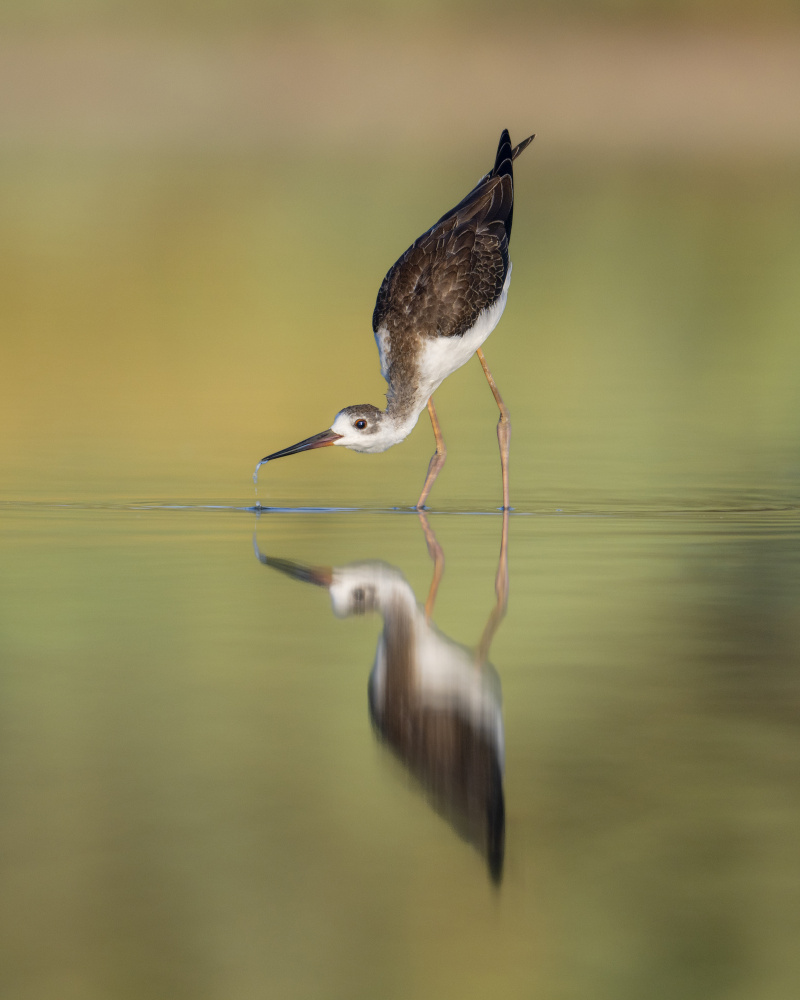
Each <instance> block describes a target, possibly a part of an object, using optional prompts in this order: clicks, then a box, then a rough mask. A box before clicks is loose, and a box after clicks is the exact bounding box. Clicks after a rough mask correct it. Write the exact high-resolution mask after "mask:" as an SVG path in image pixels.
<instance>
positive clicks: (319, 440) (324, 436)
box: [258, 430, 342, 465]
mask: <svg viewBox="0 0 800 1000" xmlns="http://www.w3.org/2000/svg"><path fill="white" fill-rule="evenodd" d="M341 436H342V435H341V434H334V432H333V431H332V430H327V431H322V432H321V433H320V434H315V435H314V436H313V437H310V438H306V439H305V441H298V442H297V444H293V445H291V446H290V447H289V448H284V449H283V450H282V451H276V452H273V454H271V455H267V457H266V458H262V459H261V461H260V462H259V463H258V464H259V465H263V464H264V462H271V461H272V460H273V458H283V457H284V455H296V454H297V453H298V452H300V451H311V449H312V448H327V447H328V445H331V444H335V443H336V442H337V441H338V440H339V438H340V437H341Z"/></svg>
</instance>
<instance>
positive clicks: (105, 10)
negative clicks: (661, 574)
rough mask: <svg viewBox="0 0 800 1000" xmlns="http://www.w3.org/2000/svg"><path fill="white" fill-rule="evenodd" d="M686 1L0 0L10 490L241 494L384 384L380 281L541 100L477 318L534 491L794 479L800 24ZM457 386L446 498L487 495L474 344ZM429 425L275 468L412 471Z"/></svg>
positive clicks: (488, 471)
mask: <svg viewBox="0 0 800 1000" xmlns="http://www.w3.org/2000/svg"><path fill="white" fill-rule="evenodd" d="M689 9H690V8H689V6H688V5H686V8H685V10H684V15H682V16H678V15H677V13H676V14H675V16H673V17H670V18H666V19H665V12H664V8H662V7H661V6H659V5H656V4H653V5H647V4H639V5H632V4H631V5H616V4H609V5H603V4H586V5H580V4H577V5H573V6H571V7H569V8H568V9H567V10H565V11H563V12H562V13H564V14H569V16H568V17H563V18H561V19H560V20H559V19H555V14H554V8H553V7H552V6H549V7H547V6H546V7H542V8H541V9H539V8H536V7H533V6H526V7H523V6H521V5H518V6H515V5H510V6H504V7H501V8H498V10H497V11H496V12H494V14H493V17H492V18H487V16H486V14H485V12H484V13H482V12H481V11H480V10H479V9H478V8H476V7H472V6H470V5H466V6H464V7H460V6H459V5H454V4H440V5H432V6H430V7H424V8H423V7H411V8H406V7H400V6H397V5H376V6H374V7H370V9H369V11H367V10H366V8H365V9H364V10H363V11H362V10H361V8H359V7H357V6H352V7H350V6H348V7H342V8H338V7H337V8H327V7H326V8H324V9H322V8H319V9H317V8H314V7H312V6H310V5H303V6H302V7H299V8H297V10H296V11H294V13H293V14H291V13H290V12H289V9H288V8H284V7H280V8H278V7H277V6H272V5H266V6H263V7H257V6H256V5H246V4H240V5H235V6H234V7H233V8H232V9H231V11H230V16H229V17H228V16H227V15H224V14H223V12H222V11H221V10H218V9H217V8H216V7H215V6H214V5H210V4H209V5H199V6H198V7H196V8H191V9H190V8H185V9H184V8H181V7H174V8H167V9H165V10H164V11H162V12H161V15H159V14H158V12H156V10H155V9H154V8H152V9H151V8H148V7H144V8H141V9H140V8H136V9H135V10H134V8H133V7H132V6H130V5H125V4H118V5H108V6H99V5H91V4H86V5H83V6H81V7H77V8H74V9H72V13H71V14H70V17H69V18H67V19H66V21H65V18H66V13H65V9H64V8H62V7H60V6H56V5H53V6H52V7H48V6H46V5H42V4H40V5H38V6H34V7H31V8H27V7H26V8H23V7H14V6H12V7H9V8H8V9H7V10H6V12H5V14H4V21H5V24H6V28H5V33H4V35H3V38H2V41H0V45H2V47H3V50H4V54H5V58H4V60H3V61H2V66H3V67H4V68H3V69H0V74H2V75H3V77H4V79H2V80H0V83H3V84H4V86H3V90H4V92H5V94H6V97H5V98H3V99H2V101H0V141H2V143H3V146H4V155H3V159H2V165H0V172H1V176H0V185H1V189H2V205H1V207H0V213H1V220H2V225H1V226H0V255H2V269H1V270H0V284H1V285H2V298H3V303H4V305H3V333H2V337H3V364H2V366H1V367H0V422H2V426H3V429H4V432H3V434H2V437H1V438H0V461H2V464H3V467H4V469H5V470H6V471H5V474H4V477H3V478H4V482H3V486H2V489H3V495H4V496H5V497H6V498H8V499H48V498H61V499H68V498H72V499H78V498H83V499H85V498H87V497H92V496H94V497H96V498H99V497H105V498H112V497H115V498H129V499H132V498H137V497H139V498H167V497H173V498H184V499H188V498H212V497H213V498H221V499H225V500H247V499H249V498H250V497H252V492H251V489H250V482H249V476H250V472H251V470H252V468H253V465H254V464H255V461H256V460H257V459H258V458H260V457H261V456H262V455H263V454H265V453H267V452H269V451H272V450H275V449H276V448H279V447H283V446H284V445H286V444H289V443H291V442H293V441H295V440H298V439H299V438H302V437H305V436H307V435H308V434H310V433H313V432H315V431H317V430H321V429H322V428H324V427H326V426H328V425H329V424H330V422H331V420H332V417H333V415H334V414H335V412H336V411H337V410H338V409H339V408H340V407H342V406H344V405H347V404H350V403H354V402H361V401H368V400H369V401H373V402H376V403H380V402H381V401H382V396H383V391H384V385H383V383H382V381H381V379H380V376H379V373H378V366H377V354H376V351H375V347H374V344H373V342H372V336H371V324H370V318H371V311H372V307H373V303H374V296H375V293H376V290H377V287H378V285H379V283H380V281H381V279H382V276H383V274H384V273H385V271H386V269H387V268H388V267H389V265H390V264H391V263H392V262H393V261H394V259H395V258H396V257H397V256H398V254H399V253H400V252H401V251H402V250H403V249H404V247H405V246H407V245H408V243H409V242H411V240H412V239H413V238H414V237H415V236H417V235H418V234H419V232H421V231H422V230H423V229H424V228H426V227H427V226H428V225H429V224H430V223H431V222H432V221H433V220H434V219H435V218H436V217H437V216H438V215H439V214H440V213H441V212H442V211H443V210H444V209H445V208H446V207H447V206H448V205H450V204H452V203H454V202H455V201H456V200H457V199H458V198H460V197H461V195H462V194H463V192H464V191H465V190H466V189H467V188H468V187H469V186H470V185H471V184H472V183H473V182H474V179H475V177H476V176H478V175H479V174H480V173H481V172H482V171H483V170H484V169H485V168H486V166H487V164H488V163H489V162H490V161H491V157H492V154H493V149H494V145H495V142H496V138H497V135H498V133H499V130H500V128H501V127H504V126H507V127H509V128H510V129H511V131H512V136H516V137H518V138H519V137H522V136H523V135H524V134H527V133H528V132H530V131H536V132H537V133H538V138H537V140H536V142H535V143H534V145H533V147H532V148H531V149H530V150H529V151H528V152H527V153H526V155H525V157H524V158H523V159H522V160H520V162H519V164H518V170H517V208H516V212H515V231H514V235H513V241H512V257H513V260H514V264H515V271H514V278H513V282H512V288H511V295H510V299H509V306H508V309H507V312H506V315H505V316H504V318H503V323H502V326H501V327H500V328H499V330H498V332H497V334H496V335H495V336H494V337H493V338H492V341H491V343H490V344H488V345H487V356H488V358H489V360H490V363H491V365H492V366H493V368H494V370H495V374H496V377H497V380H498V383H499V385H500V387H501V390H502V391H503V393H504V395H505V397H506V399H507V401H508V403H509V406H510V408H511V412H512V417H513V424H514V443H513V456H514V458H513V462H514V465H513V470H514V471H513V475H514V482H515V495H514V500H515V502H516V504H517V506H518V507H520V508H525V509H536V508H538V507H539V506H540V505H542V504H543V505H544V506H545V507H550V506H552V505H555V506H562V507H563V506H564V505H565V504H567V505H569V504H570V503H578V504H581V503H589V504H592V503H603V502H611V503H618V502H623V501H626V500H628V501H631V502H634V503H644V502H648V501H649V500H651V499H652V500H653V501H654V502H656V503H661V502H664V503H667V504H669V503H673V504H674V503H677V504H678V505H680V503H681V502H683V503H688V504H698V503H699V504H700V505H704V504H706V503H707V502H708V500H709V490H716V489H721V490H733V491H745V492H746V493H748V494H752V493H755V492H757V491H759V490H761V491H765V492H766V493H767V494H768V495H769V496H771V497H773V499H774V498H775V496H776V494H779V493H781V491H782V490H784V489H785V488H786V487H787V485H789V486H794V485H796V475H795V469H796V465H797V458H798V440H800V427H799V426H798V423H800V421H799V420H798V416H797V414H798V408H797V406H796V399H797V393H798V374H797V373H798V370H800V365H799V364H798V362H799V361H800V358H798V353H799V352H800V347H799V346H798V338H797V336H796V331H797V322H796V320H797V315H798V306H799V305H800V302H799V301H798V300H799V299H800V290H799V286H798V282H797V281H796V276H797V273H798V270H799V269H800V237H798V227H797V225H796V220H797V217H798V210H800V205H799V204H798V201H799V199H800V194H798V192H799V191H800V187H799V186H798V171H799V169H800V168H799V167H798V164H800V140H799V139H798V135H800V128H797V126H798V125H800V120H799V119H800V114H798V111H797V101H796V99H795V98H796V96H797V92H798V88H800V72H799V71H798V69H797V65H800V60H798V59H795V57H796V56H797V55H798V53H800V40H798V39H800V35H798V31H797V28H796V21H795V20H794V17H793V8H791V7H789V6H787V5H781V4H777V3H775V4H771V5H767V6H765V7H763V9H760V11H759V13H758V14H755V13H753V12H750V16H749V17H747V16H745V12H744V9H743V8H742V9H741V10H739V12H738V15H737V16H735V17H734V16H733V15H732V14H731V16H725V13H724V11H723V9H722V8H721V7H720V6H719V5H715V4H711V3H709V4H697V5H695V6H694V7H693V8H692V10H693V11H694V15H693V16H689V14H688V11H689ZM162 15H163V16H162ZM701 15H702V16H701ZM698 19H699V20H698ZM439 396H440V407H439V409H440V416H441V420H442V423H443V427H444V429H445V431H446V434H447V440H448V444H449V446H450V458H449V463H448V468H447V472H446V473H445V474H444V478H443V479H442V480H441V483H440V484H439V485H438V486H437V490H436V494H435V495H434V496H433V498H432V499H433V501H434V502H435V503H439V504H440V505H445V506H446V505H448V504H450V505H453V504H455V505H459V504H462V505H463V504H466V505H468V506H476V505H477V506H479V507H480V506H486V505H492V504H493V503H494V501H495V500H496V499H497V496H498V493H497V486H496V478H497V471H496V465H497V459H496V454H495V444H494V431H493V424H494V420H495V417H494V412H495V411H494V408H493V403H492V400H491V397H490V396H489V393H488V391H487V390H486V388H485V386H483V385H482V380H481V377H480V373H479V370H478V368H477V365H474V366H469V367H468V368H467V369H466V370H463V371H462V372H460V373H459V374H458V375H457V376H456V377H454V378H453V379H451V380H450V381H449V382H448V383H447V384H446V385H445V386H443V387H442V389H441V390H440V393H439ZM430 449H431V440H430V431H429V429H428V428H427V427H426V426H425V421H422V422H421V424H420V428H419V429H418V430H417V431H416V433H415V434H414V435H413V436H412V438H411V440H410V441H409V442H407V443H406V444H404V445H403V447H402V448H398V449H394V450H393V451H391V452H389V453H388V454H386V455H384V456H381V457H369V458H366V459H365V458H363V457H361V456H356V455H352V454H349V453H348V454H343V453H342V451H340V450H338V449H336V450H335V451H331V452H323V453H316V454H314V455H304V456H302V457H300V458H297V459H292V460H287V461H286V462H284V463H279V464H277V465H276V466H274V467H271V468H270V469H269V470H268V474H267V473H266V472H265V482H264V486H263V494H262V497H261V500H262V502H266V503H269V502H275V503H284V504H290V503H336V502H345V503H362V504H363V503H366V504H378V505H382V506H385V505H391V504H392V503H406V502H411V501H412V500H413V499H414V496H415V493H416V491H417V489H418V481H419V479H420V477H421V475H422V472H423V471H424V467H425V464H426V461H427V457H428V454H429V452H430Z"/></svg>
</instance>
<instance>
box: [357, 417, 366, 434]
mask: <svg viewBox="0 0 800 1000" xmlns="http://www.w3.org/2000/svg"><path fill="white" fill-rule="evenodd" d="M355 426H356V427H357V428H358V430H360V431H363V430H364V428H365V427H366V426H367V422H366V420H364V418H363V417H362V418H361V420H356V423H355Z"/></svg>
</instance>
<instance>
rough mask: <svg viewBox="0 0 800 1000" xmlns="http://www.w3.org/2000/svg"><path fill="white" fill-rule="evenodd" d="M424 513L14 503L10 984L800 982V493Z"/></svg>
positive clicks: (10, 527) (225, 989) (623, 992)
mask: <svg viewBox="0 0 800 1000" xmlns="http://www.w3.org/2000/svg"><path fill="white" fill-rule="evenodd" d="M731 506H732V505H731ZM425 527H426V526H425V525H424V524H423V523H422V522H421V521H420V519H419V518H418V517H417V515H415V514H413V513H411V512H406V511H394V512H392V511H380V510H373V511H350V512H338V513H337V512H302V511H296V512H283V513H281V512H270V511H266V512H263V513H261V515H260V516H258V517H256V515H255V514H253V513H252V512H251V511H247V510H245V509H236V508H234V507H231V506H228V507H220V508H219V509H214V510H212V509H206V508H203V507H201V506H199V505H197V506H191V507H183V508H177V507H174V508H172V509H166V508H164V507H163V506H157V505H144V504H142V505H128V506H125V505H117V506H113V505H96V506H95V507H94V508H88V507H87V506H75V507H57V506H54V505H48V504H39V505H30V504H28V505H23V504H16V505H13V504H8V505H6V506H5V507H4V508H3V510H2V514H1V515H0V532H2V535H1V540H2V549H3V554H4V555H3V569H2V576H0V588H1V589H0V607H2V648H3V658H2V668H1V669H2V675H1V676H2V690H3V754H2V763H1V764H0V767H1V768H2V771H1V772H0V773H1V774H2V778H1V779H0V780H2V798H3V802H4V808H3V811H2V818H1V819H0V842H1V843H2V852H1V856H2V862H0V864H1V865H2V880H3V885H4V890H3V893H2V902H0V912H2V924H3V937H4V940H5V942H6V960H5V962H4V972H3V984H4V985H3V993H4V996H8V997H36V998H37V1000H38V998H50V997H53V998H56V997H58V998H64V997H81V998H83V997H92V998H94V997H98V998H101V997H111V996H113V997H124V996H130V997H136V996H142V995H144V994H145V993H146V994H148V995H155V996H164V997H187V998H189V997H192V998H194V997H226V998H230V997H242V998H245V997H254V996H275V997H340V996H348V997H364V998H372V997H376V996H381V997H398V998H400V997H412V996H413V997H431V998H436V997H442V996H456V995H457V996H464V997H472V996H474V997H479V996H486V995H487V992H491V993H492V994H493V995H502V996H513V997H529V996H537V997H538V996H541V997H557V996H558V997H561V996H575V997H609V998H611V997H615V998H618V997H620V996H622V997H631V998H634V997H637V998H638V997H641V996H642V995H644V994H646V995H655V996H659V997H664V998H673V997H676V996H681V997H698V998H701V997H702V998H707V997H709V996H724V997H739V996H741V997H748V998H775V1000H783V998H786V997H788V996H791V995H793V987H792V984H796V982H797V977H798V974H800V959H799V958H798V952H797V948H796V942H797V937H798V932H799V931H800V926H799V924H798V914H799V913H800V859H799V857H798V852H797V841H798V834H800V785H799V784H798V780H797V777H798V769H799V768H800V713H799V709H800V701H799V699H798V695H800V691H799V690H798V687H799V682H798V670H797V664H798V658H799V657H800V614H798V611H800V514H799V513H798V510H797V509H796V508H795V509H792V508H791V507H785V508H784V509H777V508H776V509H771V510H768V509H763V508H762V509H755V508H754V507H753V506H752V505H750V506H749V508H748V507H746V506H745V505H741V509H739V510H736V511H734V510H729V511H727V512H725V511H719V510H717V511H711V510H709V511H707V512H702V513H700V512H687V511H684V512H680V511H665V510H664V511H658V510H652V509H651V510H649V511H645V510H639V511H633V510H628V511H625V510H621V511H616V512H606V513H598V512H592V511H588V510H587V511H583V512H580V513H573V514H569V513H550V514H524V513H518V514H512V515H511V517H510V518H509V524H508V564H509V579H508V592H507V596H508V610H507V615H506V616H505V618H504V619H503V618H502V617H501V614H500V613H498V612H499V611H501V610H502V609H501V608H499V606H498V602H497V598H496V594H495V584H496V579H497V577H496V574H497V569H498V560H499V557H500V547H501V537H502V530H503V518H502V517H501V516H500V515H499V514H484V515H480V514H461V515H457V514H447V513H435V512H434V513H431V514H430V516H429V518H428V527H429V529H430V531H429V534H428V536H427V538H426V534H425ZM254 543H255V547H254ZM429 543H430V551H429ZM437 544H438V546H439V548H440V549H441V555H442V556H443V558H444V561H445V566H444V573H443V576H442V579H441V584H440V586H439V590H438V595H437V596H436V600H435V604H434V605H433V606H432V609H431V610H432V615H431V620H430V621H426V616H425V612H424V609H423V605H424V604H425V601H426V600H427V599H428V596H429V587H430V584H431V580H432V577H433V571H434V560H433V559H432V555H431V554H432V553H433V554H436V545H437ZM259 557H260V558H259ZM501 577H502V574H501ZM501 582H502V580H501ZM493 614H494V623H493V624H494V625H496V626H497V627H496V631H494V632H493V625H489V629H488V633H487V631H486V630H487V624H488V623H489V622H490V619H492V616H493ZM492 632H493V639H492V642H491V648H490V650H489V653H488V658H484V657H482V656H480V655H478V656H476V655H475V654H474V652H473V651H474V649H475V647H476V646H477V645H478V644H479V643H480V642H481V638H482V636H483V637H484V638H485V639H486V640H487V641H488V640H489V639H490V638H492ZM376 650H378V651H382V652H379V656H378V659H379V660H380V659H381V658H382V659H383V661H384V664H385V669H386V671H387V673H386V675H385V676H384V680H383V682H382V686H383V688H382V692H380V693H379V694H377V695H376V693H375V690H374V682H373V691H372V694H371V695H368V684H369V678H370V674H371V671H372V669H373V664H374V662H375V660H376ZM415 650H416V652H415ZM404 658H405V663H406V665H408V664H409V663H413V664H415V666H414V669H417V670H418V671H419V672H420V673H421V675H423V676H424V677H426V678H428V680H427V682H426V685H427V686H426V685H423V686H426V691H425V692H424V693H420V691H416V692H412V693H411V695H409V694H408V691H406V693H405V694H404V693H403V684H402V682H399V681H398V680H397V676H398V675H397V671H398V670H400V672H402V669H403V662H404ZM488 661H490V662H491V664H492V665H493V666H491V665H489V662H488ZM398 664H399V666H398ZM392 671H394V675H393V674H392ZM392 676H394V680H392ZM387 678H388V679H387ZM393 691H394V693H392V692H393ZM392 699H394V702H392ZM404 699H405V700H404ZM401 703H402V704H401ZM393 704H394V708H393V707H392V705H393ZM402 705H405V708H406V712H405V715H403V712H400V714H399V715H398V706H400V707H401V708H402ZM409 706H410V707H409ZM426 713H427V716H428V718H427V720H426V721H425V723H424V724H423V722H421V721H420V719H421V717H422V715H424V714H426ZM393 714H394V721H392V715H393ZM371 716H372V719H371ZM432 717H435V718H433V722H431V718H432ZM398 718H399V719H400V723H398V721H397V720H398ZM454 719H455V720H456V722H457V723H459V725H458V726H456V728H457V729H459V726H460V729H459V732H458V733H457V734H456V736H453V727H452V725H449V724H450V723H452V722H453V720H454ZM442 720H444V723H443V722H442ZM429 723H430V724H429ZM398 725H399V730H398ZM393 726H394V729H392V727H393ZM404 732H405V742H403V741H404V737H403V733H404ZM398 733H399V735H398ZM454 740H455V742H453V741H454ZM453 748H455V749H453ZM503 758H504V769H503V770H502V778H500V774H501V770H500V765H501V764H502V761H503ZM487 760H488V761H489V764H487V763H486V761H487ZM492 761H494V762H495V763H496V764H497V767H495V770H494V771H492V766H493V765H492ZM487 768H488V771H487ZM489 772H491V773H490V778H491V777H492V774H493V775H494V785H493V787H488V786H491V785H492V782H491V780H489V779H487V778H486V774H487V773H489ZM487 781H488V786H487ZM487 787H488V790H487ZM499 814H501V815H500V816H499ZM492 816H493V817H494V819H493V820H492ZM498 816H499V819H502V820H504V822H503V823H502V824H501V826H500V827H498V822H499V819H498ZM487 817H488V819H487ZM487 823H488V827H487ZM492 823H493V824H494V826H493V829H494V859H493V860H492V848H491V847H487V835H486V830H487V828H491V827H492ZM498 844H499V847H498ZM498 850H499V852H500V854H499V858H498ZM490 870H491V871H490Z"/></svg>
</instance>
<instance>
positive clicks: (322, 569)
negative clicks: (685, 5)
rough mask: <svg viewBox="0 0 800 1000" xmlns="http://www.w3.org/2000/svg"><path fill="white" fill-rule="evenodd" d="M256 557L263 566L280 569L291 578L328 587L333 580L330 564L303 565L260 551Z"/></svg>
mask: <svg viewBox="0 0 800 1000" xmlns="http://www.w3.org/2000/svg"><path fill="white" fill-rule="evenodd" d="M258 558H259V559H260V560H261V562H262V563H264V565H265V566H271V567H272V568H273V569H277V570H280V572H281V573H285V574H286V575H287V576H290V577H291V578H292V579H293V580H302V581H303V583H315V584H316V585H317V586H318V587H330V585H331V583H332V582H333V567H331V566H304V565H303V564H302V563H296V562H292V560H291V559H273V558H272V557H271V556H265V555H262V554H261V553H260V552H259V553H258Z"/></svg>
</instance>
